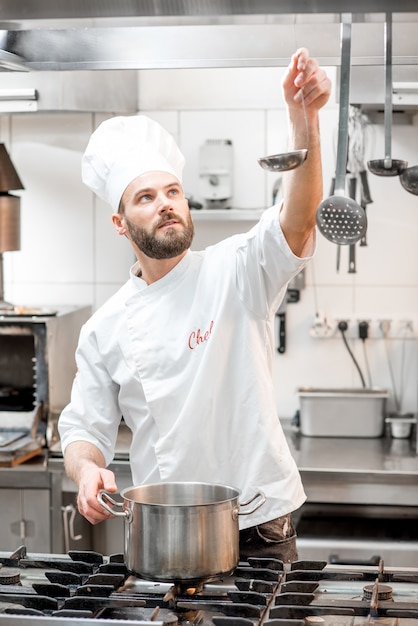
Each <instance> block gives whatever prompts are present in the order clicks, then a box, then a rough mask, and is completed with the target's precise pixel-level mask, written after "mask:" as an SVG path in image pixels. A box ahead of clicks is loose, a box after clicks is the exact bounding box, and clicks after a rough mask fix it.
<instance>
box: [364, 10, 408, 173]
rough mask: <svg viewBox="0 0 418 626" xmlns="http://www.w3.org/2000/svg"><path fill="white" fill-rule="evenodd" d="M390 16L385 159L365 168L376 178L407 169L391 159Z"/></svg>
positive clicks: (389, 22) (389, 20)
mask: <svg viewBox="0 0 418 626" xmlns="http://www.w3.org/2000/svg"><path fill="white" fill-rule="evenodd" d="M392 110H393V106H392V14H391V13H386V22H385V158H384V159H376V160H374V161H368V163H367V167H368V168H369V171H370V172H371V173H372V174H375V175H376V176H399V175H400V174H402V172H403V171H404V170H406V168H407V167H408V162H407V161H402V160H400V159H392Z"/></svg>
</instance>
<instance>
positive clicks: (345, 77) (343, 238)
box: [316, 14, 367, 245]
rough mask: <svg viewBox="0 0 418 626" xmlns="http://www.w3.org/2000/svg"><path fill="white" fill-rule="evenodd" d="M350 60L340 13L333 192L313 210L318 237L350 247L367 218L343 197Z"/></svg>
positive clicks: (347, 20)
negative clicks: (337, 105) (335, 156)
mask: <svg viewBox="0 0 418 626" xmlns="http://www.w3.org/2000/svg"><path fill="white" fill-rule="evenodd" d="M350 57H351V15H349V14H343V15H342V23H341V77H340V109H339V124H338V147H337V165H336V171H335V191H334V195H333V196H329V197H328V198H325V200H323V201H322V202H321V204H320V205H319V207H318V208H317V211H316V224H317V226H318V230H319V231H320V232H321V234H322V235H324V237H325V238H326V239H328V240H329V241H331V242H332V243H336V244H338V245H346V244H354V243H356V242H357V241H359V240H360V239H361V238H362V237H363V236H364V234H365V232H366V228H367V218H366V213H365V212H364V209H363V208H362V207H361V206H360V205H359V204H357V202H356V201H355V200H353V199H352V198H348V197H346V196H345V174H346V167H347V149H348V114H349V88H350Z"/></svg>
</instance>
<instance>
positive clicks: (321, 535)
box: [294, 502, 418, 567]
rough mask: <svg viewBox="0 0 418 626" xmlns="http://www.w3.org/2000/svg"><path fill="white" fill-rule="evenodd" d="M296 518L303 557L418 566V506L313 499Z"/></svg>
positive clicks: (295, 515)
mask: <svg viewBox="0 0 418 626" xmlns="http://www.w3.org/2000/svg"><path fill="white" fill-rule="evenodd" d="M294 521H295V526H296V531H297V534H298V540H297V541H298V551H299V558H301V559H314V560H325V561H328V562H329V563H337V564H343V565H349V564H353V565H368V564H376V563H379V560H380V559H383V561H384V564H385V565H387V566H395V567H416V564H417V561H418V507H414V506H411V507H407V506H390V505H388V506H381V505H352V504H347V505H344V504H324V503H311V502H309V503H305V504H304V505H303V506H302V507H301V508H300V509H299V511H297V512H296V513H295V514H294Z"/></svg>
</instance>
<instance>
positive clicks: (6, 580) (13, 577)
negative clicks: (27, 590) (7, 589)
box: [0, 567, 20, 585]
mask: <svg viewBox="0 0 418 626" xmlns="http://www.w3.org/2000/svg"><path fill="white" fill-rule="evenodd" d="M19 584H20V571H19V570H18V569H16V568H14V567H1V569H0V585H19Z"/></svg>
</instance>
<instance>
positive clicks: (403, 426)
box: [386, 413, 417, 439]
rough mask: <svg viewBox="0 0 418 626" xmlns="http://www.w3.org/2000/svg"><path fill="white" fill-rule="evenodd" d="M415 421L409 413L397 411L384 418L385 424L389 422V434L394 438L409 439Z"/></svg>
mask: <svg viewBox="0 0 418 626" xmlns="http://www.w3.org/2000/svg"><path fill="white" fill-rule="evenodd" d="M416 423H417V420H416V419H415V417H414V416H413V415H412V414H411V413H406V414H405V415H402V414H400V413H397V414H395V415H389V417H387V418H386V424H389V428H390V434H391V435H392V437H393V438H394V439H409V437H410V436H411V433H412V430H413V427H414V426H415V425H416Z"/></svg>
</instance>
